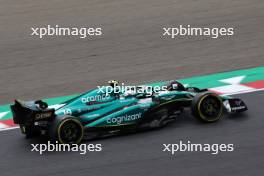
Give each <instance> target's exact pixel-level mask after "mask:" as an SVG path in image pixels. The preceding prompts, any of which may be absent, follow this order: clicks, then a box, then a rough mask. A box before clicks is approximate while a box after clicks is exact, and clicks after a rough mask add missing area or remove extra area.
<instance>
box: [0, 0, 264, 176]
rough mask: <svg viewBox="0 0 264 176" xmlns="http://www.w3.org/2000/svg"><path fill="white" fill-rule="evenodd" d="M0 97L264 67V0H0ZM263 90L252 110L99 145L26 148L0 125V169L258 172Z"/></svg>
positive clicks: (251, 100)
mask: <svg viewBox="0 0 264 176" xmlns="http://www.w3.org/2000/svg"><path fill="white" fill-rule="evenodd" d="M0 4H1V5H0V26H1V27H0V53H1V55H0V61H1V64H0V75H1V77H0V85H1V89H0V103H1V104H5V103H9V102H11V101H12V100H13V99H15V98H21V99H25V100H31V99H39V98H47V97H54V96H62V95H68V94H73V93H76V92H82V91H85V90H87V89H89V88H92V87H95V86H97V85H100V84H103V83H105V82H106V81H107V80H109V79H118V80H121V81H124V82H126V83H142V82H152V81H161V80H169V79H175V78H184V77H189V76H195V75H202V74H208V73H215V72H221V71H229V70H234V69H242V68H249V67H254V66H260V65H264V60H263V54H264V48H263V46H264V40H263V39H264V35H263V32H264V23H263V19H264V11H263V8H264V2H263V1H262V0H251V1H247V0H232V1H231V0H221V1H220V0H219V1H209V0H193V1H185V0H174V1H172V0H171V1H169V0H164V1H159V0H141V1H139V0H134V1H130V0H122V1H121V0H100V1H99V0H89V1H86V0H82V1H81V0H76V1H70V0H57V1H51V2H46V1H35V0H34V1H33V0H25V1H18V0H15V1H8V0H0ZM48 24H50V25H55V24H59V25H61V26H65V27H68V26H69V27H71V26H78V27H81V26H85V27H89V26H100V27H102V28H103V33H104V34H103V36H101V37H98V38H91V39H78V38H76V37H55V38H52V37H48V38H44V39H41V40H40V39H38V38H36V37H32V36H30V33H31V30H30V28H31V27H36V26H39V27H41V26H45V25H48ZM179 24H183V25H184V24H191V25H195V26H199V27H200V26H201V27H222V26H227V27H234V28H235V35H234V36H232V37H223V38H219V39H211V38H207V37H179V38H176V39H174V40H172V39H164V38H162V33H163V30H162V28H163V27H169V26H177V25H179ZM263 96H264V95H263V92H257V93H252V94H247V95H241V97H242V98H243V99H245V101H246V102H247V103H248V105H249V109H250V110H249V111H248V112H247V113H246V114H245V115H242V116H240V117H226V118H224V119H223V120H222V121H220V122H219V123H215V124H210V125H204V124H200V123H198V122H196V121H195V120H193V119H192V118H191V117H190V116H188V115H187V114H186V118H182V119H179V120H177V121H176V123H174V124H173V125H171V126H169V127H168V128H166V129H163V130H159V131H152V132H146V133H138V134H133V135H128V136H119V137H113V138H108V139H103V140H97V141H93V143H102V145H103V151H102V152H99V153H89V154H86V155H80V154H77V153H49V154H46V155H43V156H40V155H39V154H37V153H34V152H30V143H31V142H37V141H35V140H33V141H27V140H25V139H24V138H23V137H22V136H21V135H20V134H19V131H18V130H11V131H5V132H1V133H0V139H1V145H0V156H1V159H0V175H1V176H2V175H12V176H13V175H45V176H46V175H63V176H66V175H176V174H177V175H232V176H233V175H263V173H264V171H263V161H264V160H263V154H264V149H263V119H262V118H263V108H262V105H263V103H264V98H263ZM180 139H183V140H187V139H189V140H190V141H192V142H193V143H195V142H196V143H234V144H235V151H234V152H231V153H220V154H219V155H211V154H209V153H177V154H176V155H175V156H170V155H169V154H168V153H165V152H162V144H163V143H177V142H178V141H179V140H180Z"/></svg>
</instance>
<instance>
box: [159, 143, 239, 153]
mask: <svg viewBox="0 0 264 176" xmlns="http://www.w3.org/2000/svg"><path fill="white" fill-rule="evenodd" d="M162 151H163V152H169V153H170V154H172V155H174V154H176V152H209V153H211V154H213V155H216V154H218V153H219V152H232V151H234V144H195V143H191V141H187V142H183V141H181V140H180V141H179V143H176V144H163V150H162Z"/></svg>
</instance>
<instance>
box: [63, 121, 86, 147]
mask: <svg viewBox="0 0 264 176" xmlns="http://www.w3.org/2000/svg"><path fill="white" fill-rule="evenodd" d="M58 133H59V134H58V135H59V140H60V142H61V143H79V142H80V141H81V139H82V136H83V130H82V126H81V125H80V124H79V123H78V122H77V121H74V120H66V121H64V122H63V123H62V124H61V125H60V126H59V130H58Z"/></svg>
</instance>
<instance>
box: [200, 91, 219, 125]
mask: <svg viewBox="0 0 264 176" xmlns="http://www.w3.org/2000/svg"><path fill="white" fill-rule="evenodd" d="M221 103H222V102H221V100H220V99H219V98H218V97H216V96H212V95H211V96H206V97H205V98H203V99H202V100H201V102H200V106H199V109H200V114H201V116H202V118H204V119H205V120H207V121H214V120H218V119H219V118H220V116H221V114H222V104H221Z"/></svg>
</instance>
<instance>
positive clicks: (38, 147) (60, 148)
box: [31, 141, 102, 155]
mask: <svg viewBox="0 0 264 176" xmlns="http://www.w3.org/2000/svg"><path fill="white" fill-rule="evenodd" d="M31 147H32V149H31V152H38V153H39V154H40V155H42V154H43V153H44V152H79V153H80V154H81V155H84V154H86V153H87V152H100V151H102V144H79V145H78V144H60V143H58V141H56V142H55V143H51V142H50V141H48V143H47V144H31Z"/></svg>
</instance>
